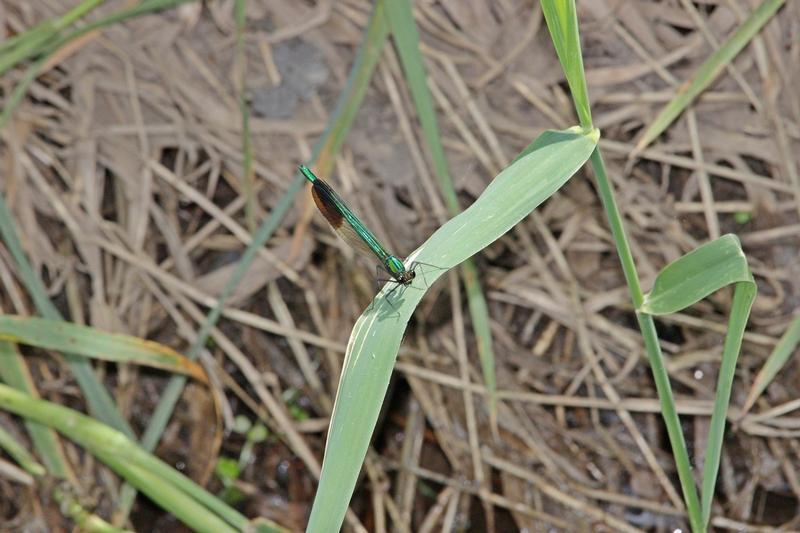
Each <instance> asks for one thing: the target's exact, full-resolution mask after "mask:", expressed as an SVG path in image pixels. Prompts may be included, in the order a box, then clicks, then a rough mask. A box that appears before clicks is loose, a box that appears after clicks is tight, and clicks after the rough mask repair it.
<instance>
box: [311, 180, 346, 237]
mask: <svg viewBox="0 0 800 533" xmlns="http://www.w3.org/2000/svg"><path fill="white" fill-rule="evenodd" d="M311 196H312V197H313V198H314V203H315V204H317V209H319V212H320V213H322V215H323V216H324V217H325V219H326V220H327V221H328V224H330V225H331V226H333V228H334V229H336V230H338V229H339V228H341V227H342V223H343V222H344V221H343V217H342V213H341V211H340V210H339V208H338V206H337V205H336V200H335V198H334V196H333V194H332V191H331V189H330V187H328V184H327V183H325V182H324V181H322V180H316V181H315V182H314V186H313V187H311Z"/></svg>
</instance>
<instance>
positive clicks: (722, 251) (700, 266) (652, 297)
mask: <svg viewBox="0 0 800 533" xmlns="http://www.w3.org/2000/svg"><path fill="white" fill-rule="evenodd" d="M750 279H752V278H751V274H750V268H749V267H748V266H747V258H746V257H745V256H744V252H742V246H741V244H740V242H739V238H738V237H736V236H735V235H733V234H728V235H723V236H722V237H720V238H719V239H716V240H714V241H711V242H709V243H707V244H704V245H703V246H700V247H699V248H696V249H695V250H692V251H691V252H689V253H688V254H686V255H684V256H683V257H681V258H679V259H677V260H676V261H673V262H672V263H670V264H669V265H667V266H666V267H664V269H663V270H661V272H659V274H658V276H657V277H656V281H655V283H654V284H653V290H651V291H650V292H649V293H647V294H646V295H645V297H644V302H643V303H642V306H641V308H640V311H641V312H643V313H647V314H650V315H666V314H670V313H675V312H678V311H680V310H681V309H685V308H687V307H689V306H690V305H692V304H694V303H697V302H699V301H700V300H702V299H703V298H705V297H706V296H708V295H709V294H711V293H713V292H716V291H717V290H719V289H721V288H722V287H725V286H727V285H730V284H732V283H736V282H741V281H748V280H750Z"/></svg>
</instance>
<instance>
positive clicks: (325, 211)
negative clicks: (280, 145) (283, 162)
mask: <svg viewBox="0 0 800 533" xmlns="http://www.w3.org/2000/svg"><path fill="white" fill-rule="evenodd" d="M300 172H301V173H302V174H303V176H305V177H306V179H307V180H308V181H310V182H311V196H312V197H313V198H314V203H315V204H317V208H318V209H319V211H320V213H322V215H323V216H324V217H325V220H327V221H328V223H329V224H330V225H331V227H332V228H333V230H334V231H335V232H336V234H337V235H339V237H341V238H342V240H344V242H346V243H347V244H349V245H350V246H351V247H352V248H354V249H355V250H357V251H358V252H360V253H362V254H364V255H366V256H367V257H372V256H374V257H377V258H378V260H379V261H380V262H381V265H382V266H383V268H384V270H386V272H388V273H389V275H390V276H391V277H392V279H391V280H389V281H394V282H395V283H397V284H398V287H399V286H401V285H402V286H403V287H407V286H409V285H411V282H412V281H414V278H415V277H416V273H415V272H414V267H415V266H416V264H415V263H412V267H411V268H408V269H407V268H406V267H405V265H403V261H402V260H400V258H398V257H397V256H394V255H392V254H390V253H389V252H387V251H386V248H384V247H383V246H382V245H381V243H380V242H379V241H378V239H377V238H376V237H375V235H373V234H372V232H371V231H370V230H369V229H368V228H367V227H366V226H365V225H364V223H363V222H361V220H359V219H358V217H357V216H356V215H355V213H353V212H352V211H351V210H350V208H349V207H347V204H345V203H344V200H342V199H341V197H340V196H339V195H338V194H336V191H334V190H333V189H332V188H331V186H330V185H328V184H327V183H326V182H325V181H324V180H322V179H321V178H318V177H317V176H316V175H314V173H313V172H311V169H309V168H308V167H307V166H305V165H300Z"/></svg>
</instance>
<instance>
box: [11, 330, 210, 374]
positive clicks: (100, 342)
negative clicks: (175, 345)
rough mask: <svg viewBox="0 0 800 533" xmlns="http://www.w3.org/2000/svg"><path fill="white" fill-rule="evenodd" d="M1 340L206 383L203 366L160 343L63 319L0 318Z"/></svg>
mask: <svg viewBox="0 0 800 533" xmlns="http://www.w3.org/2000/svg"><path fill="white" fill-rule="evenodd" d="M0 340H4V341H10V342H16V343H19V344H28V345H30V346H36V347H38V348H45V349H48V350H57V351H60V352H64V351H69V352H70V353H73V354H75V355H80V356H83V357H91V358H94V359H101V360H103V361H113V362H116V363H133V364H137V365H145V366H151V367H154V368H161V369H163V370H168V371H170V372H177V373H179V374H186V375H188V376H191V377H193V378H195V379H199V380H200V381H203V382H206V381H208V377H207V376H206V373H205V371H204V370H203V367H201V366H200V365H198V364H197V363H195V362H194V361H190V360H189V359H187V358H186V357H184V356H182V355H181V354H179V353H178V352H176V351H175V350H173V349H172V348H169V347H167V346H164V345H163V344H159V343H157V342H153V341H146V340H142V339H139V338H137V337H132V336H130V335H120V334H115V333H107V332H105V331H101V330H99V329H96V328H91V327H88V326H81V325H80V324H73V323H71V322H64V321H62V320H47V319H44V318H35V317H26V316H15V315H2V316H0Z"/></svg>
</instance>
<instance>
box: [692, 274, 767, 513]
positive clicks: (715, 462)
mask: <svg viewBox="0 0 800 533" xmlns="http://www.w3.org/2000/svg"><path fill="white" fill-rule="evenodd" d="M734 291H735V292H734V294H733V305H732V306H731V316H730V318H729V319H728V331H727V333H726V334H725V345H724V346H723V348H722V364H721V365H720V369H719V376H718V377H717V390H716V394H715V396H714V410H713V411H712V413H711V423H710V425H709V431H708V442H707V443H706V455H705V464H704V465H703V481H702V489H701V491H700V501H701V505H702V510H703V524H704V525H708V521H709V519H710V518H711V503H712V502H713V501H714V487H715V486H716V483H717V473H718V472H719V461H720V455H721V453H722V440H723V437H724V436H725V418H726V414H727V412H728V405H729V404H730V399H731V388H732V387H733V376H734V374H735V372H736V361H737V359H738V358H739V351H740V349H741V347H742V337H743V336H744V329H745V326H746V325H747V319H748V317H749V316H750V309H751V307H752V306H753V301H754V300H755V298H756V292H757V291H756V283H755V281H754V280H753V277H752V276H750V280H749V281H744V282H740V283H737V284H736V286H735V289H734Z"/></svg>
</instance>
